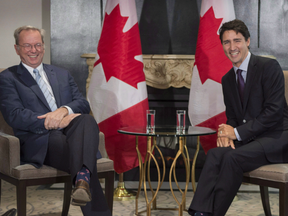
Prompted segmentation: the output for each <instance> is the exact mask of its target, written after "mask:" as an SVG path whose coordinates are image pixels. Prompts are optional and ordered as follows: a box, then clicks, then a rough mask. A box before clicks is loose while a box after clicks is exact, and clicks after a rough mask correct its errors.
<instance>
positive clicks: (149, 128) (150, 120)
mask: <svg viewBox="0 0 288 216" xmlns="http://www.w3.org/2000/svg"><path fill="white" fill-rule="evenodd" d="M155 114H156V111H155V110H146V116H147V125H146V133H155Z"/></svg>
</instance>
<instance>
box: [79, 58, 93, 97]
mask: <svg viewBox="0 0 288 216" xmlns="http://www.w3.org/2000/svg"><path fill="white" fill-rule="evenodd" d="M95 57H96V54H95V53H84V54H83V55H81V58H86V64H87V65H88V77H87V79H86V94H87V93H88V88H89V85H90V80H91V76H92V71H93V68H94V63H95Z"/></svg>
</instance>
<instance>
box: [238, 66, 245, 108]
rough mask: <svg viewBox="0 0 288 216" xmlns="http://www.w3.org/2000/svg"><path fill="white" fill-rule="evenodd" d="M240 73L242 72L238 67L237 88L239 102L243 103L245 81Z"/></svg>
mask: <svg viewBox="0 0 288 216" xmlns="http://www.w3.org/2000/svg"><path fill="white" fill-rule="evenodd" d="M241 73H242V70H240V69H238V70H237V80H238V90H239V95H240V99H241V102H242V104H243V95H244V87H245V82H244V79H243V76H242V74H241Z"/></svg>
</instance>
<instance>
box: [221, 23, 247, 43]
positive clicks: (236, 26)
mask: <svg viewBox="0 0 288 216" xmlns="http://www.w3.org/2000/svg"><path fill="white" fill-rule="evenodd" d="M229 30H233V31H235V32H236V33H237V34H238V33H239V32H240V33H241V34H242V35H243V36H244V38H245V40H246V41H247V40H248V38H250V32H249V30H248V28H247V26H246V25H245V23H244V22H243V21H241V20H238V19H234V20H232V21H229V22H226V23H224V24H223V25H222V26H221V28H220V29H219V35H220V40H221V43H223V34H224V32H225V31H229Z"/></svg>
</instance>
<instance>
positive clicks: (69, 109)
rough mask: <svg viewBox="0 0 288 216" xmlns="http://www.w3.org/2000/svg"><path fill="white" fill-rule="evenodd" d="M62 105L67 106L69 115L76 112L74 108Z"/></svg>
mask: <svg viewBox="0 0 288 216" xmlns="http://www.w3.org/2000/svg"><path fill="white" fill-rule="evenodd" d="M61 107H65V108H66V109H67V110H68V115H70V114H73V113H74V112H73V110H72V109H71V108H70V107H69V106H61Z"/></svg>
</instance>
